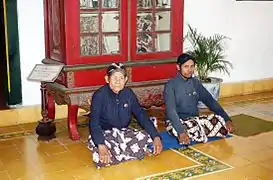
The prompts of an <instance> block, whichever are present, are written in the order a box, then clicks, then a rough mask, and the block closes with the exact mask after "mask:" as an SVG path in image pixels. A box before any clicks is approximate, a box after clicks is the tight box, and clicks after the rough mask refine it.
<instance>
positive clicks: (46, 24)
mask: <svg viewBox="0 0 273 180" xmlns="http://www.w3.org/2000/svg"><path fill="white" fill-rule="evenodd" d="M48 1H49V0H44V31H45V58H49V57H50V48H49V19H48V10H49V9H48Z"/></svg>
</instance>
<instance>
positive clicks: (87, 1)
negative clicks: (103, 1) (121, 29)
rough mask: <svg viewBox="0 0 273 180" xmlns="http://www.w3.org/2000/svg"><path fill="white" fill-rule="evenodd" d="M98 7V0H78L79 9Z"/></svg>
mask: <svg viewBox="0 0 273 180" xmlns="http://www.w3.org/2000/svg"><path fill="white" fill-rule="evenodd" d="M98 7H99V3H98V0H80V8H81V9H97V8H98Z"/></svg>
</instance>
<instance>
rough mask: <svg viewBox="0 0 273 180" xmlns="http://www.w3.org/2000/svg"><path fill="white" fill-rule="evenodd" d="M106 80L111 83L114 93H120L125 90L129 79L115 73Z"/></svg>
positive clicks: (119, 73)
mask: <svg viewBox="0 0 273 180" xmlns="http://www.w3.org/2000/svg"><path fill="white" fill-rule="evenodd" d="M105 80H106V82H107V83H109V86H110V88H111V89H112V91H114V92H115V93H119V91H121V90H122V89H123V88H124V86H125V83H126V81H127V77H126V76H124V74H123V73H121V72H114V73H113V74H112V75H111V76H106V77H105Z"/></svg>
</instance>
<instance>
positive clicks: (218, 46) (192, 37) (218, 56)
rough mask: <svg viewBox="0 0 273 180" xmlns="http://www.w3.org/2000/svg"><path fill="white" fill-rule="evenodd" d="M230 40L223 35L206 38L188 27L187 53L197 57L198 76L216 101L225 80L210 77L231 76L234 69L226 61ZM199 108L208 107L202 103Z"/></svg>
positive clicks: (185, 39) (186, 38) (185, 40)
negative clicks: (216, 74) (225, 74)
mask: <svg viewBox="0 0 273 180" xmlns="http://www.w3.org/2000/svg"><path fill="white" fill-rule="evenodd" d="M229 39H230V38H228V37H227V36H224V35H221V34H214V35H212V36H205V35H203V34H202V33H200V32H198V31H197V29H195V28H192V27H191V26H190V25H188V32H187V34H186V36H185V37H184V42H185V45H186V48H185V50H186V52H187V53H188V54H190V55H192V56H193V57H195V60H196V72H197V74H196V76H197V77H198V78H199V79H200V80H201V82H202V84H203V85H204V87H205V88H206V89H207V90H208V91H209V92H210V93H211V94H212V96H213V98H214V99H216V100H218V99H219V95H220V86H221V83H222V81H223V80H222V79H221V78H217V77H210V76H209V75H210V73H212V72H217V71H218V72H223V73H227V74H228V75H229V74H230V73H229V68H232V64H231V63H230V62H229V61H227V60H225V58H226V55H225V50H226V47H225V46H226V41H227V40H229ZM199 107H200V108H204V107H206V106H205V105H204V104H203V103H201V102H200V103H199Z"/></svg>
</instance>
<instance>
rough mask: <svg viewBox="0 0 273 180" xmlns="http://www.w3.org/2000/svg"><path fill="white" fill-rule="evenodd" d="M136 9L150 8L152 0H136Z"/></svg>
mask: <svg viewBox="0 0 273 180" xmlns="http://www.w3.org/2000/svg"><path fill="white" fill-rule="evenodd" d="M137 7H138V8H152V7H153V0H138V1H137Z"/></svg>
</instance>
